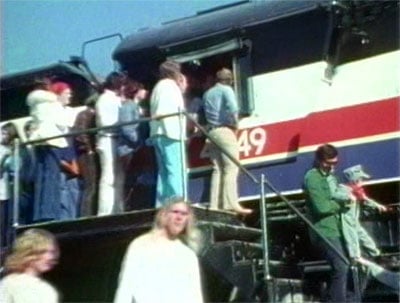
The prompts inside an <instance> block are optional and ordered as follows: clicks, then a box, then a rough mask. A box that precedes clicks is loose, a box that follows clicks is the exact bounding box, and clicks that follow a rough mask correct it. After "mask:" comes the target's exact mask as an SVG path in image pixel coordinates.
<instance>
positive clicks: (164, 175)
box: [152, 136, 186, 207]
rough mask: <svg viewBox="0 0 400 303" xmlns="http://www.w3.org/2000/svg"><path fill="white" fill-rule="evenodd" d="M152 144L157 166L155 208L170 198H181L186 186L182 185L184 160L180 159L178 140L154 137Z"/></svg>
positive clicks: (183, 180)
mask: <svg viewBox="0 0 400 303" xmlns="http://www.w3.org/2000/svg"><path fill="white" fill-rule="evenodd" d="M152 143H153V145H154V149H155V153H156V159H157V166H158V173H157V194H156V207H160V206H162V205H163V204H164V202H165V200H166V199H168V198H170V197H173V196H181V197H183V193H184V188H185V186H186V184H184V182H185V177H184V175H183V173H182V170H183V163H184V162H183V161H185V159H182V157H181V147H180V142H179V141H178V140H173V139H170V138H168V137H165V136H155V137H153V138H152Z"/></svg>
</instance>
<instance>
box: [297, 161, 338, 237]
mask: <svg viewBox="0 0 400 303" xmlns="http://www.w3.org/2000/svg"><path fill="white" fill-rule="evenodd" d="M327 177H328V175H327V174H325V173H323V172H322V171H321V170H320V169H318V168H313V169H310V170H309V171H308V172H307V173H306V174H305V176H304V189H305V193H306V207H307V211H308V214H309V216H310V219H311V222H313V223H314V225H315V228H316V229H317V230H318V231H319V232H320V233H321V234H322V235H323V236H325V237H327V238H339V237H341V236H342V231H341V221H340V214H341V212H342V211H344V210H345V207H344V206H343V205H342V204H343V201H338V200H335V199H334V198H333V197H332V194H331V191H330V188H329V184H328V181H327ZM313 234H314V233H311V235H313ZM314 236H315V235H314Z"/></svg>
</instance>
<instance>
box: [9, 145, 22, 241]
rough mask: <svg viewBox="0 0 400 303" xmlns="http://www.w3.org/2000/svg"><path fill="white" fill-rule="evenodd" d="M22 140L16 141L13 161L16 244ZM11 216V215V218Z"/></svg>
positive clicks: (13, 233) (13, 231)
mask: <svg viewBox="0 0 400 303" xmlns="http://www.w3.org/2000/svg"><path fill="white" fill-rule="evenodd" d="M20 148H21V145H20V140H19V139H18V138H17V139H14V150H13V161H12V164H11V165H12V169H13V171H14V180H13V181H14V183H13V206H12V216H13V220H12V229H11V230H12V237H11V239H10V240H11V242H10V243H12V242H14V239H15V236H16V229H17V227H18V226H19V197H20V180H19V179H20V176H19V170H20V156H21V153H20ZM10 215H11V214H9V216H10Z"/></svg>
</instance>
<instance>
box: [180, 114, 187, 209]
mask: <svg viewBox="0 0 400 303" xmlns="http://www.w3.org/2000/svg"><path fill="white" fill-rule="evenodd" d="M178 118H179V128H180V151H181V162H182V171H181V173H182V193H183V199H184V200H185V201H187V199H188V193H187V164H186V144H185V140H186V123H185V121H184V120H185V115H184V111H183V110H182V108H179V116H178Z"/></svg>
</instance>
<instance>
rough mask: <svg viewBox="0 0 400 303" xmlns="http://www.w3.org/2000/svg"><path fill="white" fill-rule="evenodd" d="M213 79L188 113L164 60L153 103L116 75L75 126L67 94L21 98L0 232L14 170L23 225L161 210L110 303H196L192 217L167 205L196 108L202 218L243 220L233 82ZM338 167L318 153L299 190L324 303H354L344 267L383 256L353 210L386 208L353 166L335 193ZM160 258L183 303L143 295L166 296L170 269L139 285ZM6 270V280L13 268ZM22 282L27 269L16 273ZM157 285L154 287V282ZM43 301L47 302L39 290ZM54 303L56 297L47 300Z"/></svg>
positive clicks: (4, 146) (127, 262)
mask: <svg viewBox="0 0 400 303" xmlns="http://www.w3.org/2000/svg"><path fill="white" fill-rule="evenodd" d="M215 76H216V77H215V80H216V81H215V82H214V83H210V85H209V86H208V87H207V89H205V90H204V94H202V96H201V98H199V96H196V101H195V102H196V104H195V105H193V103H191V104H188V102H187V101H186V100H185V96H187V95H189V94H185V93H187V92H188V91H189V88H190V79H189V81H188V79H187V77H186V76H185V75H184V74H183V73H182V71H181V66H180V64H179V63H177V62H173V61H165V62H163V63H162V64H161V65H160V67H159V80H158V82H157V83H156V84H155V86H154V88H153V89H152V91H151V93H149V91H148V90H147V89H146V88H145V87H144V85H143V84H142V83H139V82H137V81H135V80H133V79H130V78H129V77H127V76H126V75H124V74H121V73H118V72H113V73H111V74H110V75H109V76H108V77H107V78H106V79H105V81H104V84H103V87H102V90H101V91H100V92H99V95H98V97H96V98H91V99H89V100H88V102H87V106H86V109H84V110H83V111H81V112H79V114H78V115H74V114H73V110H72V108H71V107H70V106H69V104H70V100H71V96H72V94H73V91H72V88H71V86H70V85H69V84H68V83H65V82H60V81H55V82H50V81H47V80H45V81H41V82H40V83H37V86H36V87H35V89H34V90H33V91H32V92H31V93H30V94H29V95H28V97H27V104H28V105H29V107H30V115H31V118H32V119H31V120H30V121H29V122H28V123H27V124H26V126H25V128H24V130H25V135H26V137H27V138H28V139H29V140H30V141H32V140H36V141H35V142H34V143H33V144H29V145H23V148H22V149H21V150H20V153H19V156H20V157H19V159H14V157H13V154H14V153H13V149H14V145H13V141H14V140H15V139H18V138H19V134H18V131H17V129H16V127H15V125H13V124H12V123H7V124H5V125H3V126H2V128H1V131H2V141H1V145H0V159H1V162H0V164H1V165H0V168H1V171H0V173H1V174H0V176H1V178H0V200H1V206H2V213H3V216H4V213H8V215H6V216H5V217H4V218H8V219H6V220H4V219H2V220H1V221H2V226H1V229H2V230H1V231H2V233H4V231H5V229H6V226H7V225H10V220H11V219H10V218H11V213H12V212H13V211H14V210H13V209H12V208H13V203H12V202H11V200H12V195H13V194H15V193H13V192H12V191H11V187H10V185H11V184H12V182H13V176H14V175H15V173H16V172H17V171H18V173H19V185H20V186H19V188H20V192H19V193H18V195H19V214H20V216H19V220H20V223H32V222H41V221H48V220H69V219H74V218H77V217H80V216H81V217H82V216H83V217H86V216H93V215H97V216H103V215H110V214H116V213H121V212H124V211H128V210H131V209H135V208H137V206H138V203H139V202H138V201H139V200H140V199H144V200H145V203H147V204H145V205H144V206H145V207H146V208H152V207H156V208H160V211H159V213H158V215H157V218H156V221H155V226H154V229H153V230H152V231H151V232H150V233H148V234H146V235H145V236H143V237H140V238H138V239H137V240H135V241H134V242H133V243H132V244H131V245H130V246H129V248H128V251H127V253H126V256H125V259H124V263H123V266H122V269H121V279H120V283H119V287H118V290H117V294H116V299H115V302H131V301H132V300H134V301H135V302H136V300H138V301H137V302H151V301H152V300H154V301H159V299H160V298H163V299H165V298H171V300H170V301H165V300H164V302H187V301H185V300H186V299H185V300H183V301H182V300H181V299H182V298H190V301H191V302H201V301H202V294H201V290H200V287H199V285H200V282H199V281H200V278H199V273H198V267H197V260H196V257H195V254H194V253H193V250H191V249H188V248H187V247H191V244H193V243H192V240H191V237H192V236H193V235H194V234H196V232H195V227H194V225H193V222H192V221H193V220H192V217H193V214H192V211H191V209H190V207H189V205H187V203H186V202H185V201H184V199H183V198H179V199H177V200H176V199H175V200H174V198H173V197H184V196H185V193H186V192H187V179H186V172H185V167H186V165H185V163H186V159H185V153H183V152H182V140H185V139H186V137H187V134H186V130H187V125H188V124H187V121H186V119H185V117H183V118H182V116H179V115H177V113H179V112H181V111H185V109H186V108H190V106H193V107H194V108H196V110H195V113H194V116H197V117H198V118H199V116H202V118H203V121H202V123H203V124H204V125H205V128H206V130H207V132H208V140H207V141H206V144H207V145H208V148H209V151H210V160H211V162H212V165H213V171H212V176H211V187H210V208H211V209H213V210H218V209H224V210H230V211H233V212H235V213H237V214H241V215H247V214H250V213H251V212H252V210H250V209H246V208H244V207H242V206H241V205H240V204H239V202H238V189H237V177H238V174H239V169H238V166H237V165H236V163H235V162H238V161H239V146H238V141H237V137H236V135H237V129H238V124H239V117H238V102H237V100H236V96H235V93H234V90H233V88H232V82H233V74H232V72H231V71H230V70H229V69H227V68H222V69H220V70H218V72H217V73H216V75H215ZM147 118H151V119H147ZM95 127H99V128H101V129H100V130H99V131H98V132H96V133H95V132H80V133H79V134H75V135H73V136H65V135H68V134H69V133H71V132H74V131H85V130H88V129H92V128H95ZM53 137H55V138H53ZM49 138H50V139H49ZM337 162H338V151H337V149H336V148H335V147H334V146H332V145H330V144H325V145H322V146H320V147H319V148H318V149H317V151H316V153H315V165H314V168H312V169H310V170H309V171H308V172H307V173H306V175H305V178H304V190H305V194H306V198H307V200H306V206H307V210H308V212H309V216H310V218H311V220H312V222H313V224H314V226H315V231H317V233H315V231H314V232H313V231H312V232H311V234H310V235H311V240H312V242H313V243H314V244H315V246H316V247H317V248H318V249H319V250H320V251H321V252H322V254H323V255H324V257H325V258H326V259H327V261H328V262H329V263H330V265H331V267H332V275H331V277H332V281H331V283H330V289H329V296H330V297H329V298H330V300H331V301H333V302H346V300H347V301H349V300H353V299H354V296H353V297H352V296H351V292H350V291H349V287H348V285H349V284H351V283H349V282H351V281H350V279H349V277H350V276H351V275H350V268H351V265H352V264H353V263H354V262H356V263H359V264H364V265H367V266H369V267H370V268H372V269H375V270H376V268H377V267H376V266H377V265H376V264H374V263H372V265H371V262H370V261H368V260H366V259H364V258H363V256H364V253H365V252H366V253H367V254H369V256H371V257H376V256H379V254H380V251H379V249H378V248H377V246H376V244H375V243H374V241H373V240H372V238H371V237H370V236H369V235H368V233H367V232H366V231H365V230H364V229H363V228H362V226H361V224H360V222H359V212H360V211H359V206H360V205H364V206H367V207H371V208H375V209H377V210H378V211H380V212H383V211H386V208H385V207H384V206H383V205H381V204H379V203H377V202H376V201H374V200H372V199H370V198H369V197H368V196H367V195H366V194H365V192H363V190H362V186H361V184H362V180H363V178H364V179H365V178H368V177H369V176H368V175H367V174H365V173H364V172H363V171H362V169H361V167H360V166H355V167H352V168H349V169H347V170H345V171H344V174H345V176H346V177H347V179H348V184H339V182H338V179H337V177H336V176H335V174H334V167H335V165H336V164H337ZM154 163H155V164H156V166H154V165H153V164H154ZM141 206H143V205H141ZM32 233H33V234H28V235H27V237H28V236H30V237H39V238H40V239H42V238H43V239H44V238H46V239H47V240H43V241H45V243H47V244H49V243H50V244H51V245H50V244H49V245H50V246H51V247H52V249H51V250H52V251H56V250H57V249H56V244H55V242H54V240H53V239H52V238H51V237H50V236H49V235H46V234H41V233H38V234H36V232H32ZM321 236H322V237H321ZM6 238H7V237H6ZM48 239H50V240H48ZM324 239H325V240H326V239H327V241H325V240H324ZM6 241H7V239H6ZM21 241H22V240H21ZM46 241H47V242H46ZM194 242H196V241H194ZM18 243H19V242H18V241H17V243H16V245H17V246H16V248H15V249H16V250H18V249H19V248H18V245H19V244H18ZM47 244H46V245H47ZM150 244H151V245H150ZM192 248H193V247H192ZM160 250H164V251H168V252H169V253H171V255H170V256H169V257H170V260H169V259H168V260H169V261H168V262H169V263H170V264H175V263H174V262H175V261H177V259H176V256H177V255H179V256H180V258H179V261H177V264H176V266H175V265H174V270H175V271H176V272H175V274H176V275H177V279H178V280H179V281H180V282H179V283H181V284H182V285H186V286H185V287H184V288H183V289H185V291H186V292H187V293H185V296H186V297H185V296H183V295H182V293H180V295H179V298H178V297H175V294H174V291H173V287H172V286H171V287H164V288H163V291H160V292H151V291H150V292H149V291H148V285H151V287H154V286H155V285H164V286H165V285H168V283H166V281H168V280H169V274H170V272H169V271H168V270H167V271H165V273H164V272H160V271H158V272H157V275H156V274H153V273H152V274H151V275H149V276H147V273H150V272H156V271H157V269H161V268H164V267H163V264H164V262H166V258H167V257H168V255H163V258H162V259H159V257H158V256H159V251H160ZM53 255H57V253H56V252H54V253H53ZM347 258H348V259H349V260H350V261H351V262H347V261H346V260H347ZM142 259H143V260H144V259H146V260H147V261H143V262H142V261H141V260H142ZM10 262H11V261H10ZM182 262H183V263H182ZM185 262H186V263H185ZM178 263H179V264H178ZM138 264H139V265H138ZM182 264H184V266H182ZM186 265H187V266H186ZM35 266H37V265H35ZM18 268H19V267H18ZM10 269H12V270H14V269H13V267H12V266H11V267H10ZM26 271H29V272H32V269H30V268H27V269H26V268H23V269H18V270H17V272H18V273H24V272H26ZM33 272H34V273H35V274H34V275H33V276H38V274H40V272H41V270H39V269H38V268H36V269H34V270H33ZM377 272H379V270H378V271H377ZM382 272H383V273H385V275H384V277H389V278H384V279H383V282H384V283H386V284H388V285H389V286H391V287H393V277H392V276H391V275H390V274H388V273H387V272H385V271H384V269H382V271H381V272H380V273H382ZM155 276H158V277H159V278H158V279H157V280H156V281H154V277H155ZM188 277H191V278H190V279H189V278H188ZM396 277H397V276H395V278H396ZM25 279H26V278H18V277H16V278H14V277H11V276H10V278H9V280H4V282H3V285H6V286H7V285H8V284H9V286H7V287H10V288H12V287H14V286H13V285H14V283H20V282H18V281H20V280H21V281H22V282H23V281H25ZM146 279H148V281H147V280H146ZM14 280H15V281H16V282H13V281H14ZM132 281H137V284H136V282H135V285H136V286H135V287H136V288H135V287H133V286H132V285H130V284H131V283H132ZM6 282H7V283H6ZM22 282H21V283H22ZM174 283H175V282H174ZM147 284H148V285H147ZM140 285H144V286H143V287H142V286H140ZM146 285H147V286H146ZM46 288H47V289H46ZM394 288H395V286H394ZM353 290H354V285H353ZM45 291H46V292H48V293H51V292H52V291H51V289H50V288H49V287H48V286H45V285H44V286H43V292H45ZM150 295H151V296H153V297H151V299H149V298H150V297H149V296H150ZM52 297H54V298H55V295H54V293H53V294H52ZM142 297H143V299H142ZM139 298H140V299H139ZM27 302H28V301H27Z"/></svg>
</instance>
